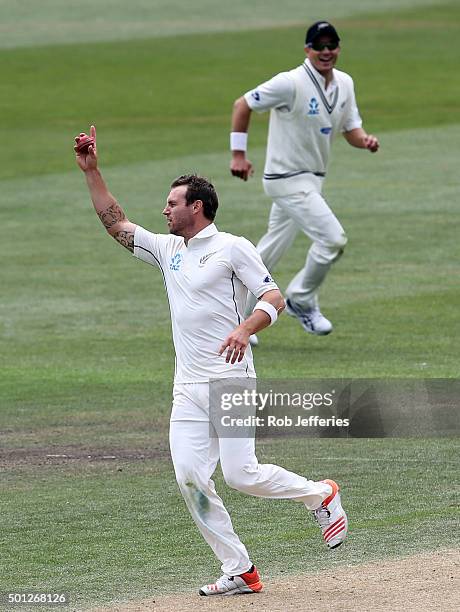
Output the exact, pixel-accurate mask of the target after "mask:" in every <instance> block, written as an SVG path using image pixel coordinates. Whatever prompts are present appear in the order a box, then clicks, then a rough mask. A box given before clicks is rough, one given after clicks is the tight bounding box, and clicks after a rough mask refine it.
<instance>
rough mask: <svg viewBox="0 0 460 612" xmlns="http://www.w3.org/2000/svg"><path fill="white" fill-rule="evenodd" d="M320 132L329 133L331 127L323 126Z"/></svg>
mask: <svg viewBox="0 0 460 612" xmlns="http://www.w3.org/2000/svg"><path fill="white" fill-rule="evenodd" d="M320 132H321V134H326V135H327V134H330V133H331V132H332V128H331V127H325V128H321V129H320Z"/></svg>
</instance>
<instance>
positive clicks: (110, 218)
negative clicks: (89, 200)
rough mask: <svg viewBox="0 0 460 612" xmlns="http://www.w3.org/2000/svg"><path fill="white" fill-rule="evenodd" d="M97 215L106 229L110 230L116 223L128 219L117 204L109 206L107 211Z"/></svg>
mask: <svg viewBox="0 0 460 612" xmlns="http://www.w3.org/2000/svg"><path fill="white" fill-rule="evenodd" d="M97 214H98V217H99V219H100V220H101V221H102V224H103V225H104V227H105V229H109V228H111V227H112V226H113V225H115V223H118V222H119V221H123V220H124V219H126V215H125V213H124V212H123V210H122V208H120V206H118V204H117V203H115V204H112V205H111V206H109V207H108V208H106V209H105V210H103V211H101V212H99V213H97ZM121 233H123V232H121ZM124 233H126V232H124ZM125 246H126V245H125Z"/></svg>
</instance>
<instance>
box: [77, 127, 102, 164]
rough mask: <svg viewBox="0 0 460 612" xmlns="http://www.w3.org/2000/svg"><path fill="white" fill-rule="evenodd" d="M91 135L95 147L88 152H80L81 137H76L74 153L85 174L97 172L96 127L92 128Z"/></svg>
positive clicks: (91, 147)
mask: <svg viewBox="0 0 460 612" xmlns="http://www.w3.org/2000/svg"><path fill="white" fill-rule="evenodd" d="M89 135H90V136H91V138H93V140H94V146H90V147H89V148H88V151H86V152H79V151H78V147H77V142H78V138H79V137H78V136H75V145H74V151H75V155H76V161H77V164H78V165H79V167H80V168H81V170H83V172H86V171H87V170H96V168H97V148H96V128H95V127H94V125H92V126H91V128H90V130H89Z"/></svg>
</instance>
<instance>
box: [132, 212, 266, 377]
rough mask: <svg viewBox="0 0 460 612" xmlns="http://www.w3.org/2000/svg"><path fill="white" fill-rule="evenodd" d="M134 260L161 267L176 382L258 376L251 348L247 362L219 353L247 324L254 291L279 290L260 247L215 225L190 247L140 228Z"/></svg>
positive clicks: (248, 351)
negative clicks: (245, 314)
mask: <svg viewBox="0 0 460 612" xmlns="http://www.w3.org/2000/svg"><path fill="white" fill-rule="evenodd" d="M134 256H135V257H137V258H139V259H142V260H143V261H145V262H147V263H149V264H151V265H153V266H157V267H159V268H160V270H161V271H162V273H163V279H164V283H165V288H166V292H167V295H168V300H169V307H170V311H171V322H172V331H173V342H174V348H175V351H176V372H175V378H174V380H175V382H177V383H188V382H208V381H209V380H210V379H212V378H227V377H228V378H230V377H255V370H254V364H253V359H252V352H251V348H250V347H249V346H248V348H247V350H246V353H245V356H244V358H243V361H241V363H235V364H233V365H232V364H228V363H226V362H225V354H226V353H224V354H223V355H222V356H219V354H218V351H219V348H220V346H221V344H222V342H223V341H224V340H225V338H226V337H227V336H228V334H229V333H230V332H231V331H232V330H233V329H234V328H235V327H237V326H238V325H239V324H240V323H241V322H242V320H243V318H244V317H243V314H242V313H243V312H244V308H245V305H246V298H247V293H248V290H249V291H250V292H251V293H253V294H254V295H255V296H256V297H258V298H259V297H261V296H262V295H263V294H264V293H266V292H267V291H270V290H272V289H277V288H278V287H277V285H276V284H275V283H274V281H273V280H272V278H271V276H270V274H269V272H268V271H267V268H266V267H265V266H264V264H263V263H262V260H261V258H260V255H259V254H258V252H257V250H256V248H255V246H254V245H253V244H252V243H251V242H249V240H246V238H242V237H239V236H234V235H232V234H228V233H225V232H219V231H218V230H217V228H216V226H215V225H214V223H211V224H210V225H208V226H207V227H205V228H204V229H203V230H201V232H199V233H198V234H196V236H194V237H193V238H191V239H190V240H189V241H188V244H187V245H186V244H185V242H184V239H183V238H182V237H180V236H175V235H173V234H153V233H152V232H149V231H147V230H145V229H144V228H142V227H140V226H137V228H136V232H135V234H134Z"/></svg>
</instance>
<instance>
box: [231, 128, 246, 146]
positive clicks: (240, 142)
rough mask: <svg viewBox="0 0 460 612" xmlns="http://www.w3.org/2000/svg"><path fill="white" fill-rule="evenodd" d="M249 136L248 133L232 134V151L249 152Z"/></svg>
mask: <svg viewBox="0 0 460 612" xmlns="http://www.w3.org/2000/svg"><path fill="white" fill-rule="evenodd" d="M247 149H248V135H247V132H230V150H231V151H247Z"/></svg>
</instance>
